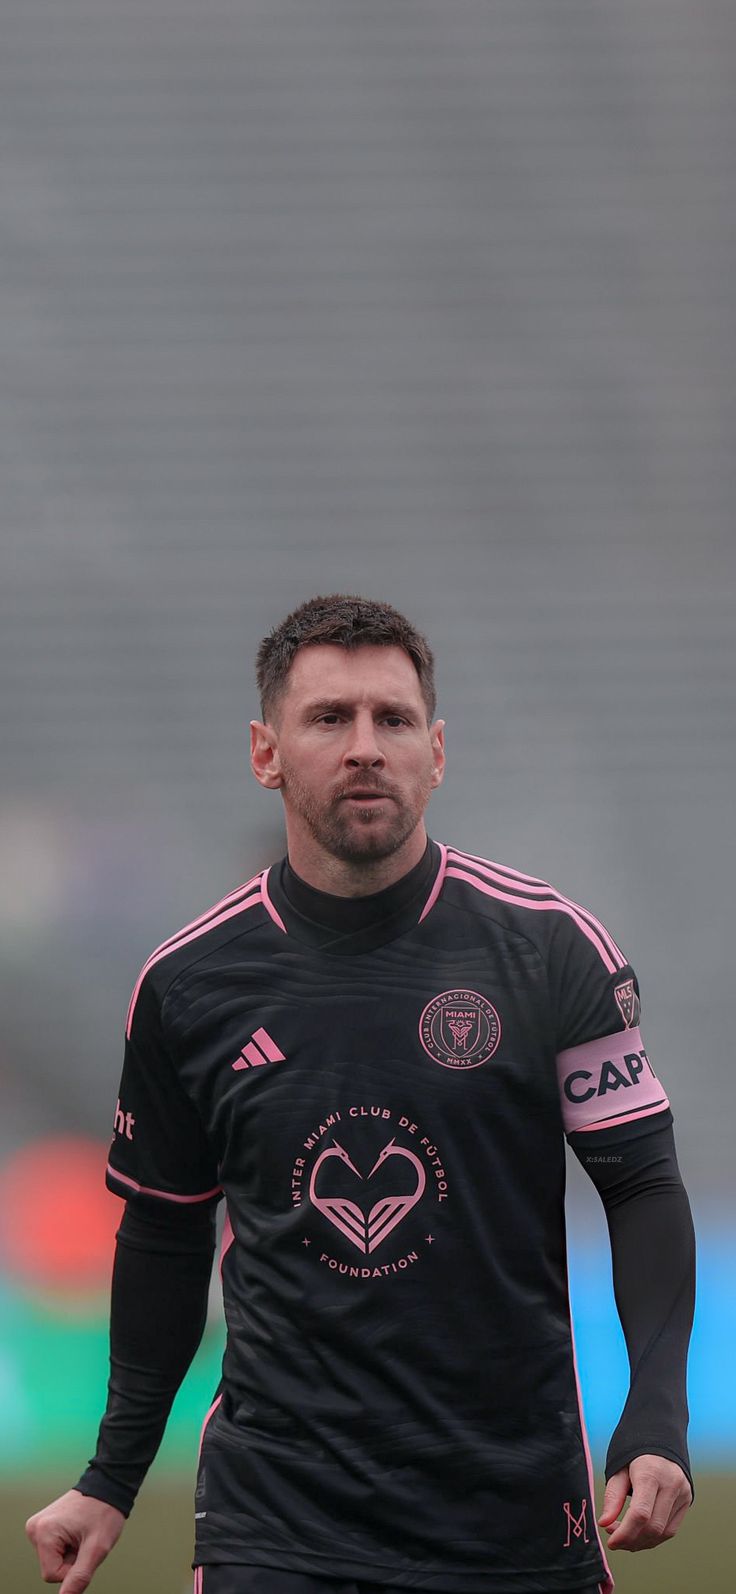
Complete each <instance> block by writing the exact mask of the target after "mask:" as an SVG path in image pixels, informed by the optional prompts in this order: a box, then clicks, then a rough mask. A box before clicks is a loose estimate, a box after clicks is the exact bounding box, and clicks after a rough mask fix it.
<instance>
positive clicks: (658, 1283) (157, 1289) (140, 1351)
mask: <svg viewBox="0 0 736 1594" xmlns="http://www.w3.org/2000/svg"><path fill="white" fill-rule="evenodd" d="M664 1117H666V1120H667V1121H666V1122H665V1123H662V1121H661V1120H662V1118H664ZM569 1142H570V1145H571V1147H572V1148H573V1150H574V1151H575V1154H576V1156H577V1157H578V1159H579V1161H580V1162H581V1163H582V1165H583V1167H584V1168H585V1171H586V1173H588V1174H589V1175H590V1177H591V1179H592V1180H593V1183H594V1184H595V1186H596V1188H597V1190H598V1192H599V1194H600V1196H601V1199H602V1201H603V1204H604V1207H605V1211H606V1217H607V1221H608V1228H609V1233H610V1240H611V1253H612V1260H613V1282H614V1292H615V1298H616V1305H617V1307H618V1312H619V1316H620V1319H621V1324H622V1327H623V1331H624V1336H625V1339H626V1346H627V1350H628V1356H629V1364H630V1370H631V1381H630V1390H629V1395H628V1398H627V1400H626V1404H625V1406H624V1409H623V1412H622V1415H621V1418H620V1420H619V1422H618V1424H617V1426H616V1429H615V1431H614V1433H613V1436H612V1438H611V1442H610V1445H609V1447H608V1453H607V1456H606V1466H605V1475H606V1479H608V1478H610V1477H611V1476H612V1475H613V1473H615V1472H617V1471H619V1470H620V1469H621V1468H622V1467H625V1466H627V1465H628V1463H629V1462H631V1461H632V1460H633V1459H634V1457H635V1456H638V1455H644V1454H652V1455H660V1456H665V1457H667V1458H668V1459H669V1460H671V1461H675V1462H677V1463H678V1465H679V1466H680V1467H682V1469H683V1471H684V1472H685V1474H686V1476H687V1478H688V1480H689V1482H690V1486H691V1488H693V1497H694V1487H693V1480H692V1473H691V1469H690V1459H689V1455H688V1449H687V1423H688V1406H687V1394H686V1364H687V1350H688V1344H689V1339H690V1332H691V1328H692V1321H693V1309H694V1296H695V1240H694V1232H693V1223H692V1216H691V1212H690V1205H689V1202H688V1198H687V1193H686V1191H685V1188H684V1186H683V1183H682V1178H681V1176H680V1170H679V1167H678V1164H677V1156H676V1151H675V1142H674V1136H673V1131H672V1116H671V1113H670V1112H669V1111H667V1113H666V1115H665V1114H663V1115H661V1116H660V1122H659V1124H658V1125H655V1124H653V1122H652V1120H644V1121H643V1122H640V1123H634V1124H627V1125H621V1126H619V1128H618V1129H615V1128H614V1129H610V1130H608V1131H606V1132H600V1131H597V1132H595V1133H588V1134H585V1133H578V1134H574V1135H570V1136H569ZM214 1239H215V1208H214V1204H209V1205H208V1206H207V1207H206V1208H205V1209H202V1208H201V1207H172V1208H171V1209H169V1208H166V1209H162V1208H160V1207H154V1205H153V1203H146V1202H143V1201H138V1202H136V1203H135V1204H133V1203H128V1204H127V1206H126V1209H125V1213H124V1216H123V1220H122V1222H121V1225H120V1229H119V1231H118V1236H117V1245H116V1253H115V1262H114V1269H113V1286H112V1302H111V1317H110V1368H111V1371H110V1381H109V1389H108V1400H107V1407H106V1410H105V1414H104V1416H103V1419H102V1423H101V1426H100V1431H99V1437H98V1442H97V1450H96V1453H95V1455H94V1457H93V1459H92V1460H91V1461H90V1463H89V1466H88V1468H87V1470H86V1471H85V1472H84V1473H83V1475H82V1477H81V1478H80V1479H79V1482H78V1483H76V1484H75V1485H74V1487H75V1488H76V1489H78V1490H79V1491H80V1493H82V1494H86V1495H92V1496H94V1497H95V1498H96V1499H99V1500H105V1501H107V1502H108V1503H109V1504H111V1505H114V1506H116V1507H117V1508H118V1510H120V1511H122V1512H123V1513H124V1514H125V1515H126V1516H127V1515H128V1514H129V1512H130V1510H131V1508H132V1506H133V1502H134V1500H135V1497H136V1494H137V1492H138V1490H139V1488H140V1486H141V1484H142V1482H143V1479H144V1477H145V1474H146V1472H147V1470H148V1468H149V1466H150V1464H151V1462H152V1461H153V1458H154V1456H155V1454H156V1451H157V1450H158V1447H159V1444H160V1442H161V1438H162V1436H163V1432H164V1428H165V1425H166V1420H167V1418H168V1414H169V1411H170V1408H171V1405H172V1402H173V1399H174V1396H175V1394H176V1391H177V1389H178V1388H179V1385H180V1384H181V1382H182V1380H183V1378H184V1375H185V1373H186V1371H187V1369H188V1367H189V1365H190V1363H191V1361H192V1358H193V1356H194V1353H195V1351H196V1349H197V1346H198V1345H199V1342H200V1340H201V1337H202V1332H203V1329H204V1324H205V1320H206V1313H207V1297H208V1287H209V1277H210V1272H211V1267H212V1255H213V1250H214Z"/></svg>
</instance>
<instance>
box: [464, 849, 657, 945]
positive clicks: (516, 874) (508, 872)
mask: <svg viewBox="0 0 736 1594" xmlns="http://www.w3.org/2000/svg"><path fill="white" fill-rule="evenodd" d="M452 851H453V853H454V854H455V856H456V857H457V858H460V859H463V860H464V861H465V862H470V863H474V864H476V865H477V866H478V867H479V868H480V869H481V870H482V871H483V872H484V873H485V872H486V871H487V870H489V871H492V874H493V878H495V879H496V880H506V879H508V880H509V881H511V882H512V883H521V884H522V885H523V886H526V887H528V889H529V891H530V892H544V891H546V892H549V891H551V892H552V894H553V896H555V897H556V898H557V900H558V902H566V903H567V905H568V907H570V908H575V909H577V911H578V913H581V914H582V916H583V918H584V919H585V920H586V922H587V923H588V924H589V925H590V926H591V929H595V930H597V931H598V932H599V934H600V935H601V937H602V939H603V941H604V942H605V944H606V946H607V947H608V949H609V951H610V952H611V953H612V955H614V956H616V957H619V958H620V959H621V967H622V968H625V967H626V966H627V964H628V958H627V957H625V956H624V953H623V952H622V951H621V948H620V946H618V945H617V944H616V942H615V941H614V939H613V936H612V935H611V932H610V930H607V929H606V926H605V924H602V923H601V921H600V919H596V917H595V914H593V913H591V912H590V909H589V908H584V907H583V906H582V905H581V903H579V902H573V900H572V897H565V896H563V895H562V892H561V891H558V890H557V889H556V887H555V886H553V885H550V883H549V880H540V879H538V878H537V877H536V876H534V875H529V874H522V873H521V871H520V870H519V869H510V868H509V866H508V864H505V863H496V862H495V861H494V860H493V859H490V858H478V857H476V856H475V855H474V853H472V852H461V851H460V849H459V848H458V847H453V848H452Z"/></svg>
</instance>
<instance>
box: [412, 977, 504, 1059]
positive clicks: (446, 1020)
mask: <svg viewBox="0 0 736 1594" xmlns="http://www.w3.org/2000/svg"><path fill="white" fill-rule="evenodd" d="M419 1039H420V1041H421V1043H422V1045H423V1047H424V1050H425V1052H427V1054H428V1055H429V1056H430V1057H432V1058H434V1061H435V1062H436V1063H441V1064H442V1067H443V1068H478V1067H479V1066H480V1064H481V1063H487V1062H488V1059H489V1057H492V1056H493V1053H494V1052H495V1051H496V1050H497V1049H498V1043H499V1041H500V1039H501V1020H500V1018H499V1016H498V1013H497V1012H496V1009H495V1007H494V1006H493V1004H492V1003H491V1002H489V1001H488V998H487V997H485V996H480V995H479V993H478V991H442V992H441V994H440V995H439V996H435V997H433V998H432V1001H431V1002H428V1003H427V1006H426V1007H425V1009H424V1012H423V1013H422V1016H421V1018H420V1020H419Z"/></svg>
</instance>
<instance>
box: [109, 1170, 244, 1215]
mask: <svg viewBox="0 0 736 1594" xmlns="http://www.w3.org/2000/svg"><path fill="white" fill-rule="evenodd" d="M107 1172H108V1173H109V1175H110V1178H111V1179H117V1181H118V1183H119V1184H126V1185H127V1186H128V1189H129V1190H135V1191H136V1194H137V1195H152V1196H158V1197H159V1199H160V1200H161V1201H176V1202H178V1203H179V1205H180V1206H191V1205H192V1203H193V1202H194V1201H209V1199H210V1197H211V1196H213V1195H219V1194H220V1186H219V1184H216V1185H215V1188H214V1190H203V1191H202V1193H201V1195H172V1194H171V1191H170V1190H153V1189H152V1188H151V1186H150V1185H147V1184H138V1182H137V1181H136V1180H135V1179H129V1178H128V1175H127V1173H118V1170H117V1168H113V1165H112V1163H111V1162H108V1164H107Z"/></svg>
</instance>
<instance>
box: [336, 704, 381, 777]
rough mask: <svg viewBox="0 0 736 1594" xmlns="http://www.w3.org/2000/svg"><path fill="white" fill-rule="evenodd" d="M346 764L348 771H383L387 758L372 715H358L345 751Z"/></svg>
mask: <svg viewBox="0 0 736 1594" xmlns="http://www.w3.org/2000/svg"><path fill="white" fill-rule="evenodd" d="M344 762H345V764H346V765H347V768H348V769H361V768H363V769H368V768H371V769H383V766H384V764H385V762H386V757H385V754H384V753H383V752H382V751H381V748H380V746H379V744H378V740H377V738H376V727H375V725H374V723H373V715H372V714H356V716H355V719H354V720H353V723H352V728H351V735H350V737H349V738H348V744H347V747H346V749H345V754H344Z"/></svg>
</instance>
